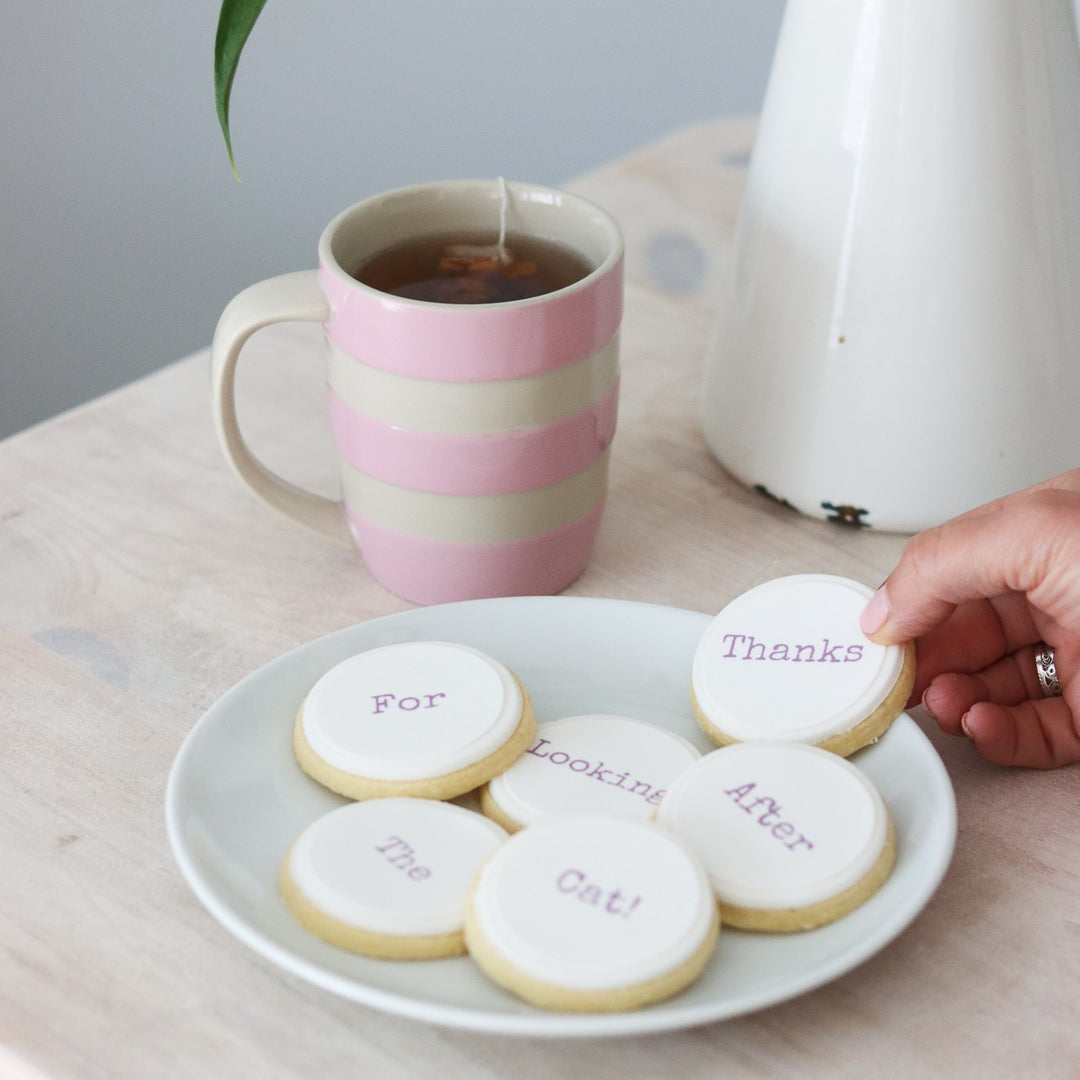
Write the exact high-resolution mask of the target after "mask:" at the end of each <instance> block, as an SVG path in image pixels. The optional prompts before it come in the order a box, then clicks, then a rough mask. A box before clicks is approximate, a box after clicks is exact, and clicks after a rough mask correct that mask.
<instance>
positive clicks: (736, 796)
mask: <svg viewBox="0 0 1080 1080" xmlns="http://www.w3.org/2000/svg"><path fill="white" fill-rule="evenodd" d="M756 787H757V784H755V783H749V784H743V785H742V787H733V788H728V789H727V791H725V792H724V794H725V795H730V796H731V797H732V799H733V800H734V801H735V803H736V805H737V806H742V808H743V809H744V810H746V812H747V813H748V814H749V813H750V811H749V810H747V808H746V807H745V806H743V805H742V799H743V796H745V795H749V794H750V792H751V791H753V790H754V788H756Z"/></svg>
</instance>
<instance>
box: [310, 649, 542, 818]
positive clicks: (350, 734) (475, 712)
mask: <svg viewBox="0 0 1080 1080" xmlns="http://www.w3.org/2000/svg"><path fill="white" fill-rule="evenodd" d="M535 731H536V721H535V719H534V717H533V711H532V706H531V704H530V702H529V697H528V694H527V693H526V692H525V690H524V688H523V687H522V686H521V684H520V683H519V682H518V680H517V679H516V678H515V676H514V675H513V673H512V672H511V671H510V670H509V669H508V668H506V667H505V666H504V665H503V664H501V663H499V661H498V660H495V659H494V658H493V657H490V656H488V655H487V654H486V653H482V652H480V651H479V650H477V649H473V648H470V647H468V646H466V645H458V644H454V643H451V642H446V641H410V642H403V643H401V644H397V645H384V646H382V647H381V648H376V649H370V650H369V651H367V652H363V653H359V654H358V655H356V656H352V657H350V658H349V659H348V660H345V661H343V662H342V663H340V664H338V665H337V666H336V667H334V668H331V669H330V671H328V672H327V673H326V674H325V675H323V677H322V678H321V679H319V681H318V682H317V683H316V684H315V685H314V686H313V687H312V688H311V691H310V692H309V693H308V695H307V697H306V698H305V700H304V702H303V704H302V705H301V707H300V710H299V712H298V714H297V717H296V722H295V724H294V727H293V749H294V751H295V753H296V759H297V761H298V762H299V763H300V767H301V768H302V769H303V770H304V771H305V772H306V773H308V775H309V776H311V777H313V778H314V779H315V780H318V781H319V782H320V783H321V784H324V785H325V786H326V787H328V788H330V789H331V790H333V791H337V792H339V793H340V794H342V795H347V796H348V797H349V798H352V799H371V798H389V797H393V796H412V797H417V798H427V799H451V798H454V797H455V796H457V795H461V794H463V793H464V792H466V791H471V790H472V789H473V788H475V787H478V786H479V785H480V784H483V783H485V782H487V781H488V780H490V779H491V778H492V777H493V776H495V775H497V774H498V773H500V772H502V770H503V769H505V768H506V767H507V766H508V765H509V764H510V763H511V762H512V761H514V759H515V758H517V757H518V755H520V754H521V753H522V752H523V751H524V750H525V748H526V747H527V746H529V745H530V744H531V743H532V741H533V737H534V734H535Z"/></svg>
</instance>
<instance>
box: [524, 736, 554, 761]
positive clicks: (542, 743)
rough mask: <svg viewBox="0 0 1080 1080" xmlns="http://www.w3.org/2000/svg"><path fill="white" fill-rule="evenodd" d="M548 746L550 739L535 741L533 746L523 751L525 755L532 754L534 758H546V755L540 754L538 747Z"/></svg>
mask: <svg viewBox="0 0 1080 1080" xmlns="http://www.w3.org/2000/svg"><path fill="white" fill-rule="evenodd" d="M550 745H551V740H550V739H537V741H536V745H535V746H530V747H529V749H528V750H526V751H525V753H526V754H533V755H535V756H536V757H547V754H541V753H540V747H541V746H550Z"/></svg>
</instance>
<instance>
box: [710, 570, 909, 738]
mask: <svg viewBox="0 0 1080 1080" xmlns="http://www.w3.org/2000/svg"><path fill="white" fill-rule="evenodd" d="M870 596H871V590H870V589H868V588H867V587H866V586H865V585H861V584H860V583H859V582H856V581H850V580H848V579H847V578H841V577H832V576H830V575H825V574H797V575H794V576H791V577H782V578H776V579H775V580H773V581H769V582H766V583H765V584H763V585H759V586H757V587H756V588H754V589H751V590H749V591H748V592H745V593H743V594H742V595H741V596H739V597H737V598H736V599H735V600H733V601H732V602H731V603H730V604H728V605H727V607H725V608H724V609H723V611H721V612H720V614H719V615H717V616H716V618H715V619H713V621H712V622H711V623H710V624H709V626H708V628H707V629H706V631H705V634H704V635H703V636H702V639H701V642H700V643H699V645H698V648H697V651H696V652H695V654H694V664H693V675H692V683H693V690H694V696H695V698H696V699H697V703H698V705H699V707H700V708H701V710H702V712H703V713H704V714H705V716H706V717H708V719H709V720H710V721H711V722H712V723H713V724H714V725H715V726H716V727H718V728H719V729H720V730H721V731H723V732H725V733H726V734H727V735H729V736H731V737H732V738H733V739H739V740H743V739H780V740H796V741H799V742H820V741H821V740H823V739H825V738H827V737H828V736H829V735H834V734H838V733H840V732H843V731H847V730H848V729H849V728H851V727H853V726H854V725H855V724H857V723H858V722H859V721H860V720H862V719H864V718H865V717H866V716H868V715H869V714H870V713H872V712H873V711H874V709H876V708H877V707H878V706H879V705H880V704H881V702H882V701H883V700H884V698H885V696H886V694H888V692H889V690H890V689H891V688H892V687H893V685H894V684H895V683H896V680H897V679H898V678H899V676H900V671H901V669H902V667H903V663H904V651H903V649H902V648H900V647H899V646H896V645H890V646H882V645H876V644H875V643H874V642H872V641H871V640H870V639H869V638H867V637H866V635H865V634H863V632H862V631H861V630H860V629H859V614H860V612H861V611H862V609H863V607H864V606H865V605H866V601H867V600H869V598H870Z"/></svg>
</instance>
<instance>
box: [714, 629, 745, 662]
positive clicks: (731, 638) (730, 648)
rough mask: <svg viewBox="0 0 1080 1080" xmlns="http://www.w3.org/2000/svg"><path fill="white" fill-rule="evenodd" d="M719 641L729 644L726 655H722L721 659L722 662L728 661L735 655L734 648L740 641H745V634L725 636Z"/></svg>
mask: <svg viewBox="0 0 1080 1080" xmlns="http://www.w3.org/2000/svg"><path fill="white" fill-rule="evenodd" d="M720 640H721V641H726V642H729V644H728V651H727V652H726V653H724V655H723V659H724V660H730V659H731V658H732V657H733V656H734V655H735V646H736V645H737V644H738V643H739V642H740V641H745V640H746V635H745V634H725V635H724V636H723V637H722V638H721V639H720Z"/></svg>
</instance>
